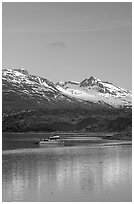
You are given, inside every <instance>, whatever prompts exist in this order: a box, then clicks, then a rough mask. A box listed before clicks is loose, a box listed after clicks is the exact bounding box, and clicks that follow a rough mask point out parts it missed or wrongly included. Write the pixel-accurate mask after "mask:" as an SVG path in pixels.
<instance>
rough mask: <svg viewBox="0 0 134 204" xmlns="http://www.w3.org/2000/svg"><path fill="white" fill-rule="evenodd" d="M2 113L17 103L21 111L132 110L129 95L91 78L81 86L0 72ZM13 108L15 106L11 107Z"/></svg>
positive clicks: (20, 72)
mask: <svg viewBox="0 0 134 204" xmlns="http://www.w3.org/2000/svg"><path fill="white" fill-rule="evenodd" d="M2 81H3V89H2V91H3V108H4V109H3V110H5V109H6V108H5V107H6V106H8V104H9V106H10V107H11V108H13V106H14V107H15V106H16V104H15V103H17V100H18V101H20V103H21V104H23V105H22V106H23V109H24V108H25V106H27V105H28V104H29V106H30V105H31V107H33V108H35V106H38V107H41V106H44V107H47V108H48V107H54V106H56V107H58V106H62V107H66V106H80V107H82V106H83V107H84V106H87V108H88V107H90V106H91V105H92V106H93V105H94V106H106V107H113V108H119V107H131V97H132V96H131V95H132V94H131V92H130V91H127V90H125V89H122V88H120V87H117V86H115V85H113V84H112V83H109V82H104V81H101V80H100V79H97V78H95V77H93V76H91V77H90V78H88V79H84V80H83V81H81V82H75V81H67V82H57V83H53V82H52V81H50V80H48V79H46V78H44V77H39V76H35V75H30V74H29V72H28V71H27V70H25V69H3V70H2ZM13 104H14V105H13Z"/></svg>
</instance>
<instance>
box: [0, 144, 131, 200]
mask: <svg viewBox="0 0 134 204" xmlns="http://www.w3.org/2000/svg"><path fill="white" fill-rule="evenodd" d="M3 201H76V202H77V201H120V202H121V201H131V148H130V147H114V148H110V147H108V148H94V149H93V148H92V149H91V148H88V147H85V148H83V147H77V148H76V147H66V148H64V147H63V148H53V149H49V148H48V149H44V150H40V149H37V150H36V151H33V152H32V151H31V152H30V153H24V152H22V153H21V152H19V153H18V154H17V152H16V153H14V154H3Z"/></svg>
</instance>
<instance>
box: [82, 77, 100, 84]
mask: <svg viewBox="0 0 134 204" xmlns="http://www.w3.org/2000/svg"><path fill="white" fill-rule="evenodd" d="M98 81H100V79H97V78H95V77H94V76H91V77H90V78H89V79H84V80H83V81H82V82H81V83H80V86H90V85H93V84H95V83H97V82H98Z"/></svg>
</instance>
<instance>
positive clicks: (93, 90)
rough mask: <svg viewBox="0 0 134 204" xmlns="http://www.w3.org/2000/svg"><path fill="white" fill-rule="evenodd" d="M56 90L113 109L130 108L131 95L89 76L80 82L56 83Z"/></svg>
mask: <svg viewBox="0 0 134 204" xmlns="http://www.w3.org/2000/svg"><path fill="white" fill-rule="evenodd" d="M57 89H58V90H60V91H61V92H62V93H64V94H66V95H67V96H69V97H74V98H78V99H81V100H84V101H90V102H91V101H92V102H94V103H100V102H101V103H107V104H109V105H111V106H113V107H120V106H130V105H131V98H132V93H131V92H130V91H127V90H125V89H123V88H120V87H117V86H115V85H113V84H112V83H109V82H105V81H101V80H100V79H96V78H95V77H93V76H91V77H90V78H89V79H85V80H83V81H82V82H74V81H72V82H71V81H68V82H64V83H63V82H58V83H57Z"/></svg>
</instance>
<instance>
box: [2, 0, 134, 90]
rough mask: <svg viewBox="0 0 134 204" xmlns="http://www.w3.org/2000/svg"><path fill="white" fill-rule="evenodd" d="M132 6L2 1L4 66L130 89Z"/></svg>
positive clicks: (54, 76)
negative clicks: (93, 78) (86, 79)
mask: <svg viewBox="0 0 134 204" xmlns="http://www.w3.org/2000/svg"><path fill="white" fill-rule="evenodd" d="M131 6H132V3H131V2H120V3H117V2H107V3H106V2H104V3H103V2H100V3H98V2H93V3H92V2H86V3H84V2H82V3H78V2H76V3H71V2H68V3H65V2H62V3H52V2H51V3H47V2H42V3H40V2H38V3H36V2H34V3H25V2H23V3H21V2H18V3H13V2H7V3H6V2H4V3H2V43H3V45H2V66H3V68H24V69H26V70H28V72H29V73H30V74H34V75H38V76H42V77H44V78H47V79H49V80H51V81H53V82H57V81H68V80H74V81H82V80H84V79H85V78H89V77H90V76H91V75H92V76H95V77H96V78H99V79H101V80H104V81H109V82H112V83H113V84H115V85H118V86H120V87H122V88H126V89H128V90H131V89H132V88H131V83H132V8H131Z"/></svg>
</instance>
